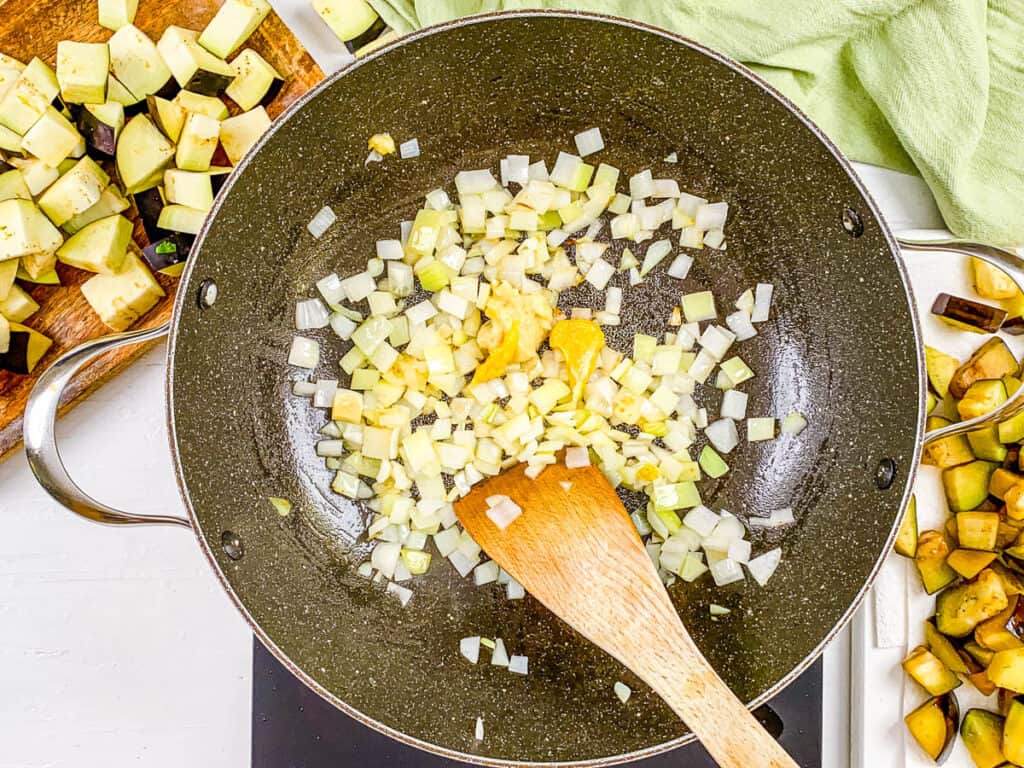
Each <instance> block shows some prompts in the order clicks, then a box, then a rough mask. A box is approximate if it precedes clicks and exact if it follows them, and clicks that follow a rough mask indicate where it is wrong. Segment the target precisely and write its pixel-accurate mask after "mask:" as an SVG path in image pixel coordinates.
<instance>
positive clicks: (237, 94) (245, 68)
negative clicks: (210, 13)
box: [200, 41, 284, 111]
mask: <svg viewBox="0 0 1024 768" xmlns="http://www.w3.org/2000/svg"><path fill="white" fill-rule="evenodd" d="M200 42H201V41H200ZM231 68H232V69H233V70H234V72H235V79H234V80H232V81H231V85H229V86H228V87H227V90H225V93H226V94H227V95H228V96H229V97H230V98H231V99H232V100H233V101H234V102H235V104H237V105H238V106H240V107H241V108H242V110H243V111H244V110H249V109H252V108H253V107H257V106H260V105H262V106H264V107H266V106H269V105H270V103H271V102H272V101H273V100H274V99H275V98H277V94H279V93H280V92H281V87H282V86H283V85H284V78H282V77H281V76H280V75H279V74H277V70H275V69H274V68H273V67H272V66H270V64H268V63H267V60H266V59H264V58H263V57H262V56H260V55H259V54H258V53H256V51H254V50H253V49H252V48H246V49H245V50H244V51H242V52H241V53H240V54H238V55H237V56H236V57H235V58H234V60H233V61H232V62H231Z"/></svg>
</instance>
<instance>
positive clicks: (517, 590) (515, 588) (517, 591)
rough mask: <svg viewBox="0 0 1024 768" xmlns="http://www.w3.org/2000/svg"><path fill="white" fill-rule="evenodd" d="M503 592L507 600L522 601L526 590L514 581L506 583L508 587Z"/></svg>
mask: <svg viewBox="0 0 1024 768" xmlns="http://www.w3.org/2000/svg"><path fill="white" fill-rule="evenodd" d="M505 592H506V594H507V596H508V599H509V600H522V599H523V598H524V597H526V590H525V589H524V588H523V585H522V584H520V583H519V582H518V581H516V580H515V579H513V580H512V581H510V582H509V583H508V586H507V587H505Z"/></svg>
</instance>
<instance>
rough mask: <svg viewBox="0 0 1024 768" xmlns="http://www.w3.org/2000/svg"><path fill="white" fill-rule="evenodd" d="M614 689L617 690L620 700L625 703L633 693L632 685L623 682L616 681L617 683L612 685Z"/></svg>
mask: <svg viewBox="0 0 1024 768" xmlns="http://www.w3.org/2000/svg"><path fill="white" fill-rule="evenodd" d="M612 690H613V691H615V696H616V698H618V700H619V701H621V702H622V703H623V704H625V703H626V702H627V701H629V697H630V695H631V694H632V693H633V691H632V690H631V689H630V687H629V686H628V685H626V684H625V683H622V682H616V683H615V685H613V686H612Z"/></svg>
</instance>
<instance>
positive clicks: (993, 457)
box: [967, 427, 1009, 462]
mask: <svg viewBox="0 0 1024 768" xmlns="http://www.w3.org/2000/svg"><path fill="white" fill-rule="evenodd" d="M967 442H968V443H970V445H971V452H972V453H973V454H974V455H975V457H976V458H979V459H983V460H984V461H997V462H1004V461H1006V457H1007V455H1008V454H1009V450H1008V449H1007V447H1006V446H1005V445H1003V444H1002V442H1000V440H999V429H998V428H997V427H984V428H983V429H976V430H974V431H973V432H968V433H967Z"/></svg>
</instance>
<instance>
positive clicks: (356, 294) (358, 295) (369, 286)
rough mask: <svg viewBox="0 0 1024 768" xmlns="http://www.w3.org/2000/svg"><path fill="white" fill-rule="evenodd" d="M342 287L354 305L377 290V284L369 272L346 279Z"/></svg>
mask: <svg viewBox="0 0 1024 768" xmlns="http://www.w3.org/2000/svg"><path fill="white" fill-rule="evenodd" d="M341 287H342V288H343V289H344V291H345V296H346V298H348V300H349V301H351V302H352V303H356V302H359V301H362V300H363V299H365V298H366V297H367V296H369V295H370V294H371V293H373V292H374V291H375V290H377V283H376V282H375V281H374V279H373V278H372V277H370V273H369V272H365V271H364V272H359V273H358V274H355V275H352V277H346V278H345V279H344V280H342V281H341Z"/></svg>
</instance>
